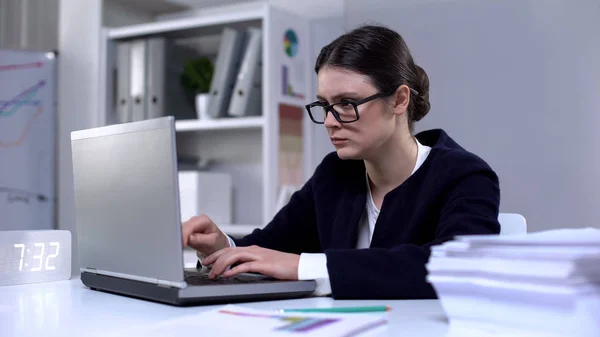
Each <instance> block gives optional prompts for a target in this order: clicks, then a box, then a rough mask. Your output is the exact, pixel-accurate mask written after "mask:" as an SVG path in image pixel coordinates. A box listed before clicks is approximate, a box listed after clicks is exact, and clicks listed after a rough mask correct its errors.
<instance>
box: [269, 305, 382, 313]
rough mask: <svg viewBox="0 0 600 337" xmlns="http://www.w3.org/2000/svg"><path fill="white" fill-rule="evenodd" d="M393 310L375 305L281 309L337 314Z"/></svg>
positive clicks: (285, 310) (282, 310) (283, 310)
mask: <svg viewBox="0 0 600 337" xmlns="http://www.w3.org/2000/svg"><path fill="white" fill-rule="evenodd" d="M389 310H392V308H390V307H388V306H385V305H375V306H367V307H337V308H304V309H281V310H280V311H281V312H332V313H333V312H337V313H361V312H382V311H389Z"/></svg>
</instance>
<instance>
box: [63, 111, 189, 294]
mask: <svg viewBox="0 0 600 337" xmlns="http://www.w3.org/2000/svg"><path fill="white" fill-rule="evenodd" d="M71 147H72V155H73V178H74V187H75V214H76V222H77V239H78V242H79V261H80V267H81V268H82V271H83V270H86V271H93V272H97V273H98V274H107V275H112V276H119V277H124V278H130V279H136V280H139V281H147V282H151V283H157V282H158V283H166V284H170V285H175V286H179V287H184V286H185V283H183V248H182V240H181V220H180V213H179V189H178V182H177V154H176V148H175V130H174V120H173V117H170V116H169V117H162V118H156V119H150V120H145V121H140V122H133V123H125V124H118V125H110V126H105V127H99V128H94V129H88V130H81V131H74V132H72V133H71ZM157 280H160V281H157ZM165 281H166V282H165Z"/></svg>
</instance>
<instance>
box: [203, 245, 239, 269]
mask: <svg viewBox="0 0 600 337" xmlns="http://www.w3.org/2000/svg"><path fill="white" fill-rule="evenodd" d="M235 249H236V248H223V249H220V250H217V251H216V252H214V253H212V254H210V255H209V256H207V257H206V258H205V259H204V260H202V261H200V262H202V265H204V266H210V265H211V264H213V263H215V261H217V260H218V259H219V258H220V257H221V256H222V255H223V254H227V253H229V252H231V251H232V250H235Z"/></svg>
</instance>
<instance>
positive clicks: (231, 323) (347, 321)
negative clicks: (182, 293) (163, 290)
mask: <svg viewBox="0 0 600 337" xmlns="http://www.w3.org/2000/svg"><path fill="white" fill-rule="evenodd" d="M386 323H387V315H386V314H385V313H382V314H354V313H353V314H322V313H310V314H308V313H280V312H278V311H276V310H257V309H251V308H247V307H243V306H237V305H226V306H223V307H221V308H218V309H215V310H211V311H206V312H202V313H200V314H197V315H190V316H185V317H181V318H177V319H173V320H169V321H167V322H162V323H158V324H156V325H151V326H145V327H143V328H132V329H128V330H127V331H122V332H120V333H119V334H118V335H113V336H114V337H117V336H119V337H121V336H122V337H125V336H128V337H133V336H143V337H172V336H173V337H174V336H219V337H228V336H231V337H239V336H261V337H278V336H287V337H290V336H307V337H335V336H340V337H342V336H343V337H346V336H364V335H366V334H368V335H369V336H370V335H371V334H372V332H373V331H374V330H376V329H382V328H383V327H384V326H385V325H386Z"/></svg>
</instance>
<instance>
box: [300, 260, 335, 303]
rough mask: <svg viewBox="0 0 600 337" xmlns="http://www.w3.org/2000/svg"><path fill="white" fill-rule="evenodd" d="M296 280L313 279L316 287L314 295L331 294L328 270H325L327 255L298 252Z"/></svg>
mask: <svg viewBox="0 0 600 337" xmlns="http://www.w3.org/2000/svg"><path fill="white" fill-rule="evenodd" d="M298 280H315V281H316V282H317V289H316V290H315V292H314V295H317V296H327V295H329V294H331V283H330V282H329V271H328V270H327V255H325V254H322V253H319V254H309V253H302V254H300V262H299V263H298Z"/></svg>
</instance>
